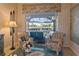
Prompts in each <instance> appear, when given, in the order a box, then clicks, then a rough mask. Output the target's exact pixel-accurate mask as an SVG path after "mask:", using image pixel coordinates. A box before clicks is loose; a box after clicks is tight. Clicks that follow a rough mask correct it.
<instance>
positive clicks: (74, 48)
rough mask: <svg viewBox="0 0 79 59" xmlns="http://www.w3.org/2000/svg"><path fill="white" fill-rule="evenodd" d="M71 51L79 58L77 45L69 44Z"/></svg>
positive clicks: (78, 46)
mask: <svg viewBox="0 0 79 59" xmlns="http://www.w3.org/2000/svg"><path fill="white" fill-rule="evenodd" d="M70 48H71V49H72V51H73V52H74V53H75V54H76V55H77V56H79V45H77V44H76V43H74V42H71V47H70Z"/></svg>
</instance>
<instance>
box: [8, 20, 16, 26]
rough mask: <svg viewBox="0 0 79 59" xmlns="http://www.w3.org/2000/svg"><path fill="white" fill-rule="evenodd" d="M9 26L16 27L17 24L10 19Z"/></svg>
mask: <svg viewBox="0 0 79 59" xmlns="http://www.w3.org/2000/svg"><path fill="white" fill-rule="evenodd" d="M9 26H10V27H17V24H16V22H15V21H10V23H9Z"/></svg>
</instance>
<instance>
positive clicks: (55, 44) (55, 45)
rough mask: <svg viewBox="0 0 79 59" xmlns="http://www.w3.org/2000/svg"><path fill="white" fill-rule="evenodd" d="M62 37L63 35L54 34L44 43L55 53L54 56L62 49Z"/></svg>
mask: <svg viewBox="0 0 79 59" xmlns="http://www.w3.org/2000/svg"><path fill="white" fill-rule="evenodd" d="M64 37H65V34H64V33H61V32H55V33H53V34H52V37H51V38H50V39H48V41H47V42H46V46H47V47H48V48H51V49H52V50H53V51H56V54H57V55H59V52H60V51H62V49H63V41H64Z"/></svg>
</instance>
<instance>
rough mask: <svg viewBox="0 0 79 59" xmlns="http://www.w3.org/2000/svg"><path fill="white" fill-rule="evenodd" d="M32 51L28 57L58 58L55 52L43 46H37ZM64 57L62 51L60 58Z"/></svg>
mask: <svg viewBox="0 0 79 59" xmlns="http://www.w3.org/2000/svg"><path fill="white" fill-rule="evenodd" d="M31 50H32V51H31V52H30V53H29V54H27V55H26V56H57V55H56V52H55V51H53V50H52V49H50V48H47V47H46V46H43V45H35V46H34V47H32V49H31ZM63 55H64V53H63V51H60V52H59V56H63Z"/></svg>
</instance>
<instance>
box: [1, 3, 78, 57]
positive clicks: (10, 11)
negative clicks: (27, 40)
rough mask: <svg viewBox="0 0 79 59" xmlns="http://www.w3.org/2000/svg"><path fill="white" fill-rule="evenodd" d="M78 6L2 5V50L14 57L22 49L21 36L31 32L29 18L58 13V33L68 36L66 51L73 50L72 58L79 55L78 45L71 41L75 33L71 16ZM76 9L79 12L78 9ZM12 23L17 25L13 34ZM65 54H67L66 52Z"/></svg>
mask: <svg viewBox="0 0 79 59" xmlns="http://www.w3.org/2000/svg"><path fill="white" fill-rule="evenodd" d="M46 6H47V7H46ZM77 6H78V4H76V3H75V4H72V3H71V4H68V3H66V4H64V3H47V4H27V3H26V4H21V3H19V4H17V3H11V4H9V3H6V4H4V3H0V35H2V34H3V35H4V40H3V43H0V44H3V45H2V46H1V48H2V47H3V52H4V53H5V55H12V53H14V52H15V51H16V50H17V49H18V48H19V47H20V41H19V40H20V38H19V35H20V33H27V32H28V31H29V30H28V27H29V26H28V18H29V16H31V15H34V14H36V15H37V14H38V16H40V15H42V16H41V18H45V17H47V16H48V14H49V15H51V14H53V12H55V13H57V16H56V15H55V16H56V18H55V19H56V31H59V32H63V33H65V36H66V37H65V39H64V41H63V47H64V49H66V48H65V47H68V48H70V50H73V52H72V53H73V54H70V56H71V55H79V53H78V52H79V51H78V50H77V49H76V48H79V47H76V46H75V45H77V44H78V43H77V44H74V43H73V44H72V42H73V41H75V40H74V39H73V40H72V39H71V38H72V34H73V33H74V32H73V33H72V31H71V30H72V29H71V26H72V17H71V15H72V13H73V11H71V10H75V8H76V7H77ZM76 9H77V11H78V8H76ZM51 12H52V13H51ZM46 13H47V14H46ZM43 15H46V16H43ZM76 15H77V14H76ZM38 16H37V17H38ZM52 16H53V15H52ZM34 17H36V16H34ZM38 18H39V17H38ZM51 18H52V17H51ZM11 21H14V22H15V23H16V24H17V26H14V25H13V27H14V28H13V29H14V31H13V33H11V30H13V29H11V27H12V26H10V25H9V23H10V22H11ZM74 26H75V25H74ZM38 31H39V30H38ZM48 32H49V31H48ZM11 34H14V36H12V35H11ZM21 35H23V34H21ZM28 35H29V34H28ZM12 37H13V38H14V39H12ZM12 43H13V44H12ZM13 45H14V47H15V48H14V49H13V50H11V49H10V48H11V47H12V46H13ZM74 46H75V47H74ZM1 51H2V50H1ZM15 53H16V52H15ZM65 53H66V50H65ZM65 53H63V55H65ZM39 54H40V53H39ZM68 54H69V53H68ZM68 54H66V55H68Z"/></svg>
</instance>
